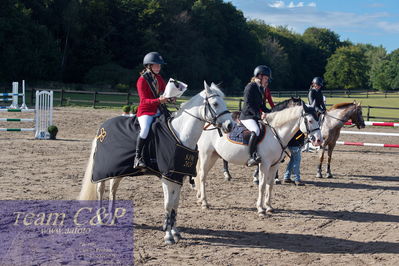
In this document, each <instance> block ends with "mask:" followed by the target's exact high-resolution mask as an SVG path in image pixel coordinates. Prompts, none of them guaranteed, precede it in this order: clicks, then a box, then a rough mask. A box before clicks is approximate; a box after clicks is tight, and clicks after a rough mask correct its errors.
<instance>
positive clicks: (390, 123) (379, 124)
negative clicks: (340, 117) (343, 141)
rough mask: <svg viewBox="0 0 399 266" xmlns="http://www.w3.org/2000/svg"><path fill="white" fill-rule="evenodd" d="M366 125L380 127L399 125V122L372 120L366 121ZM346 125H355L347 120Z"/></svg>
mask: <svg viewBox="0 0 399 266" xmlns="http://www.w3.org/2000/svg"><path fill="white" fill-rule="evenodd" d="M364 124H365V125H366V126H378V127H399V123H396V122H371V121H364ZM345 125H353V123H352V122H346V123H345Z"/></svg>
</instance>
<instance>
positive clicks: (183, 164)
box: [92, 115, 198, 184]
mask: <svg viewBox="0 0 399 266" xmlns="http://www.w3.org/2000/svg"><path fill="white" fill-rule="evenodd" d="M170 121H171V120H170V119H169V118H167V117H165V116H163V115H161V116H160V117H159V118H156V119H155V120H154V122H153V123H152V126H151V130H150V132H149V135H148V137H147V142H146V144H145V145H144V148H143V155H144V156H143V157H144V161H145V163H146V165H147V168H146V169H144V170H143V169H135V168H133V162H134V158H135V156H136V154H135V151H136V140H137V136H138V134H139V132H140V124H139V122H138V119H137V118H136V117H135V116H134V117H125V116H118V117H114V118H111V119H109V120H107V121H105V122H104V123H103V124H102V125H101V127H100V129H99V130H98V134H97V136H96V139H97V148H96V151H95V154H94V165H93V176H92V182H94V183H96V182H101V181H104V180H106V179H110V178H115V177H123V176H138V175H144V174H152V175H156V176H158V177H162V178H166V179H168V180H170V181H172V182H175V183H178V184H182V183H183V177H184V176H186V175H189V176H196V164H197V160H198V151H197V150H191V149H189V148H187V147H185V146H183V145H182V144H180V142H179V140H178V139H177V137H176V136H175V135H174V132H173V131H172V130H171V127H170Z"/></svg>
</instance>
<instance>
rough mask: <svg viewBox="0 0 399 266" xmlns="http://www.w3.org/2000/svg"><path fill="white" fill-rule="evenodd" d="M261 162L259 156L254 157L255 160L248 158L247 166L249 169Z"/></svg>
mask: <svg viewBox="0 0 399 266" xmlns="http://www.w3.org/2000/svg"><path fill="white" fill-rule="evenodd" d="M261 161H262V159H261V158H260V157H259V156H255V158H253V157H251V158H249V160H248V162H247V166H248V167H251V166H255V165H258V164H259V163H260V162H261Z"/></svg>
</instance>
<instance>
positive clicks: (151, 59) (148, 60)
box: [143, 52, 166, 66]
mask: <svg viewBox="0 0 399 266" xmlns="http://www.w3.org/2000/svg"><path fill="white" fill-rule="evenodd" d="M153 64H159V65H164V64H166V63H165V61H164V60H163V58H162V56H161V55H160V54H159V53H158V52H151V53H148V54H146V55H145V56H144V59H143V65H144V66H146V65H153Z"/></svg>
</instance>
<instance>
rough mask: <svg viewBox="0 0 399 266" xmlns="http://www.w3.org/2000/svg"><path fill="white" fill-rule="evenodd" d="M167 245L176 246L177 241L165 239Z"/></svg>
mask: <svg viewBox="0 0 399 266" xmlns="http://www.w3.org/2000/svg"><path fill="white" fill-rule="evenodd" d="M165 244H166V245H173V244H176V242H175V240H174V239H173V238H167V239H165Z"/></svg>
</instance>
